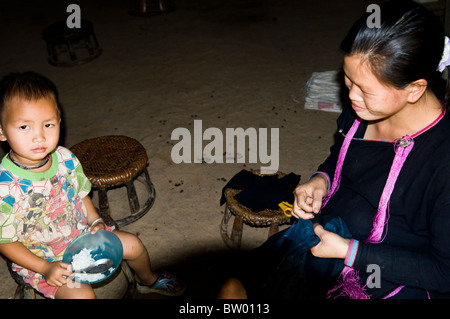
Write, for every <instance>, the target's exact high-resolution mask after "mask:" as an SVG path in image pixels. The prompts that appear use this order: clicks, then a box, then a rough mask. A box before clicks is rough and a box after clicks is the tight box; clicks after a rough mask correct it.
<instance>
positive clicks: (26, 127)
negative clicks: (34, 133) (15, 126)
mask: <svg viewBox="0 0 450 319" xmlns="http://www.w3.org/2000/svg"><path fill="white" fill-rule="evenodd" d="M29 128H30V127H29V126H28V125H21V126H19V129H20V130H23V131H25V130H28V129H29Z"/></svg>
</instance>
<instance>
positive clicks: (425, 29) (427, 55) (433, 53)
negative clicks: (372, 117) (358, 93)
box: [341, 0, 449, 106]
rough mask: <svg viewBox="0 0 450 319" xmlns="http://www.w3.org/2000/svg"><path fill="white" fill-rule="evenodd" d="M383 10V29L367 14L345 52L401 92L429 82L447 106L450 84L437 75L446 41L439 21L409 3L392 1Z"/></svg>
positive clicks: (344, 45)
mask: <svg viewBox="0 0 450 319" xmlns="http://www.w3.org/2000/svg"><path fill="white" fill-rule="evenodd" d="M379 7H380V13H381V16H380V25H379V26H378V25H377V26H375V27H374V26H373V25H372V24H371V25H370V26H369V25H368V23H367V19H368V18H369V17H370V15H371V14H372V13H370V12H369V13H366V14H364V15H363V16H362V17H361V18H360V19H359V20H357V21H356V23H355V24H354V25H353V26H352V28H351V29H350V31H349V32H348V34H347V36H346V37H345V39H344V40H343V42H342V44H341V49H342V50H343V51H344V53H345V54H346V55H349V56H351V55H358V56H359V57H360V58H361V59H362V61H363V62H365V63H366V62H368V65H369V66H370V68H371V70H372V72H373V73H374V74H375V76H376V77H377V78H378V79H379V80H380V81H381V82H384V83H386V84H388V85H390V86H392V87H395V88H397V89H402V88H405V87H406V86H407V85H408V84H410V83H411V82H414V81H416V80H419V79H425V80H426V81H427V82H428V87H429V88H431V89H432V90H433V92H434V93H435V94H436V96H437V97H438V98H440V99H441V100H443V102H444V105H446V106H447V105H448V103H447V102H448V99H449V96H448V94H447V82H446V81H444V80H443V79H442V73H440V72H439V71H437V69H438V65H439V62H440V60H441V57H442V53H443V51H444V39H445V34H444V29H443V27H442V25H441V23H440V21H439V20H438V18H437V17H436V16H435V15H434V14H433V13H432V12H431V11H429V10H427V9H425V8H424V7H423V6H421V5H420V4H417V3H415V2H413V1H408V0H392V1H388V2H384V3H382V4H380V5H379Z"/></svg>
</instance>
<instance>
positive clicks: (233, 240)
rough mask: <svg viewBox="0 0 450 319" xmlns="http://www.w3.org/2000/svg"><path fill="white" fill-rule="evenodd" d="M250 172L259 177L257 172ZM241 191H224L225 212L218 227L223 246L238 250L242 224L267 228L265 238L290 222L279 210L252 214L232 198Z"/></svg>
mask: <svg viewBox="0 0 450 319" xmlns="http://www.w3.org/2000/svg"><path fill="white" fill-rule="evenodd" d="M252 172H253V173H254V174H257V175H261V173H260V172H259V171H257V170H254V171H252ZM277 175H278V178H281V177H283V176H285V174H284V173H282V172H278V173H277ZM241 191H242V189H233V188H227V189H225V200H226V203H225V212H224V214H223V218H222V223H221V225H220V233H221V235H222V239H223V241H224V242H225V244H226V245H227V246H228V247H229V248H232V249H239V248H240V247H241V242H242V232H243V226H244V223H245V224H247V225H249V226H251V227H269V234H268V236H267V237H270V236H272V235H273V234H276V233H277V232H278V231H279V226H280V225H284V224H288V223H289V222H290V218H289V217H287V216H286V215H285V214H284V213H283V210H282V209H281V208H279V209H277V210H272V209H265V210H262V211H259V212H254V211H252V210H250V209H249V208H247V207H246V206H244V205H242V204H241V203H239V202H238V201H237V200H236V199H234V196H236V195H237V194H238V193H239V192H241ZM232 216H234V222H233V228H232V230H231V235H229V234H228V221H229V220H230V218H231V217H232Z"/></svg>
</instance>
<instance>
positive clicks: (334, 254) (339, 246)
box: [311, 223, 350, 259]
mask: <svg viewBox="0 0 450 319" xmlns="http://www.w3.org/2000/svg"><path fill="white" fill-rule="evenodd" d="M313 227H314V233H315V234H316V235H317V236H318V237H319V238H320V242H319V243H318V244H317V245H316V246H314V247H312V248H311V254H313V255H314V256H315V257H320V258H342V259H345V257H346V256H347V251H348V247H349V246H350V239H346V238H343V237H341V236H339V235H338V234H336V233H332V232H330V231H327V230H325V229H324V228H323V227H322V225H320V224H317V223H315V224H314V226H313Z"/></svg>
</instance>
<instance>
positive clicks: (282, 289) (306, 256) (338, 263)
mask: <svg viewBox="0 0 450 319" xmlns="http://www.w3.org/2000/svg"><path fill="white" fill-rule="evenodd" d="M324 229H325V230H328V231H331V232H333V233H336V234H338V235H340V236H342V237H344V238H351V233H350V231H349V230H348V228H347V226H346V225H345V223H344V222H343V221H342V219H340V218H334V219H331V220H330V221H329V222H328V223H327V224H325V226H324ZM319 242H320V239H319V237H318V236H317V235H316V234H315V233H314V230H313V222H312V221H311V220H303V219H299V220H298V221H297V222H296V223H295V224H293V225H292V226H290V227H289V228H287V229H285V230H283V231H281V232H278V233H277V234H275V235H273V236H271V237H270V238H269V239H268V240H267V241H266V242H265V243H263V244H262V245H261V246H260V247H258V248H256V249H254V250H253V251H251V252H250V256H249V258H248V259H247V262H248V264H247V265H246V266H245V267H247V269H246V273H245V276H248V278H243V279H242V280H243V283H244V285H245V286H246V289H247V291H248V293H249V297H258V298H268V299H296V298H310V297H311V296H312V295H314V294H315V293H316V292H314V291H312V290H314V289H316V290H318V291H320V289H322V290H323V291H321V292H320V293H324V292H326V289H328V288H325V287H322V286H325V285H326V283H327V282H330V281H333V280H334V279H335V278H336V277H337V276H338V275H339V273H340V272H341V271H342V269H343V268H344V260H343V259H336V258H317V257H314V256H313V255H312V254H311V253H310V249H311V248H312V247H313V246H315V245H317V244H318V243H319ZM248 270H251V271H249V272H247V271H248ZM333 282H334V281H333Z"/></svg>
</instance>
